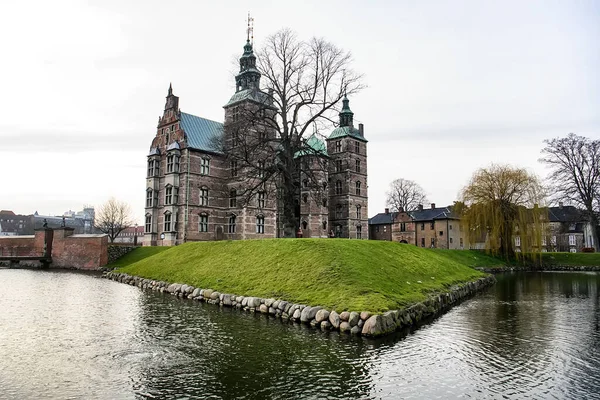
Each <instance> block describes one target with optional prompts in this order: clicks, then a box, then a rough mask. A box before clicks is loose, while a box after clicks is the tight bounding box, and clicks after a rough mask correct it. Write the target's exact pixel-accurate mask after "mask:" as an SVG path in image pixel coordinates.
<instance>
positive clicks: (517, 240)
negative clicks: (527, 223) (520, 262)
mask: <svg viewBox="0 0 600 400" xmlns="http://www.w3.org/2000/svg"><path fill="white" fill-rule="evenodd" d="M520 246H521V237H520V236H515V247H520Z"/></svg>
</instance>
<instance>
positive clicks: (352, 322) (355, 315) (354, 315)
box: [342, 311, 360, 326]
mask: <svg viewBox="0 0 600 400" xmlns="http://www.w3.org/2000/svg"><path fill="white" fill-rule="evenodd" d="M342 314H343V313H342ZM359 319H360V316H359V315H358V313H357V312H354V311H352V312H351V313H350V316H349V317H348V322H349V323H350V326H355V325H356V324H358V320H359Z"/></svg>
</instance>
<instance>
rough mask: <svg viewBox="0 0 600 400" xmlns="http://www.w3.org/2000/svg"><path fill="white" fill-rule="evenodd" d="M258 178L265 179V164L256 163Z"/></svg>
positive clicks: (261, 162) (262, 162)
mask: <svg viewBox="0 0 600 400" xmlns="http://www.w3.org/2000/svg"><path fill="white" fill-rule="evenodd" d="M258 177H259V178H264V177H265V162H264V161H259V162H258Z"/></svg>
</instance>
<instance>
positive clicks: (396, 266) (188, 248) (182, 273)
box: [119, 239, 483, 312]
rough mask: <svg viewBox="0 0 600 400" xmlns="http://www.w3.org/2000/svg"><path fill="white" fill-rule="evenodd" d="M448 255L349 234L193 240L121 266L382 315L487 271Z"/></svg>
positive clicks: (226, 288) (126, 269)
mask: <svg viewBox="0 0 600 400" xmlns="http://www.w3.org/2000/svg"><path fill="white" fill-rule="evenodd" d="M140 250H143V248H142V249H140ZM135 251H138V250H135ZM448 254H450V253H448ZM448 254H445V253H443V252H437V251H430V250H428V249H421V248H418V247H416V246H410V245H403V244H398V243H392V242H384V241H366V240H348V239H271V240H246V241H222V242H196V243H187V244H184V245H181V246H177V247H172V248H169V249H168V250H166V251H161V252H160V253H158V254H155V255H152V256H150V257H147V258H144V259H142V260H139V261H137V262H132V263H131V264H129V265H127V264H126V263H121V265H123V267H122V268H120V270H119V271H120V272H125V273H128V274H132V275H138V276H142V277H145V278H150V279H156V280H164V281H168V282H179V283H186V284H189V285H193V286H196V287H200V288H210V289H214V290H218V291H220V292H222V293H231V294H237V295H244V296H259V297H273V298H279V299H284V300H287V301H291V302H295V303H301V304H310V305H321V306H325V307H329V308H333V309H336V310H338V311H343V310H356V311H363V310H366V311H373V312H379V311H384V310H389V309H396V308H399V307H401V306H403V305H407V304H410V303H413V302H417V301H421V300H424V299H425V298H426V295H427V293H429V292H433V291H442V290H445V289H447V288H448V287H449V286H450V285H452V284H455V283H459V282H466V281H470V280H473V279H476V278H479V277H481V276H483V274H482V273H480V272H478V271H475V270H473V269H471V268H469V267H468V266H466V265H465V264H464V263H463V262H462V261H461V260H458V259H456V257H454V258H453V257H451V256H448ZM134 256H135V253H133V254H132V255H131V257H134Z"/></svg>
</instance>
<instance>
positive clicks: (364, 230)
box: [144, 40, 368, 246]
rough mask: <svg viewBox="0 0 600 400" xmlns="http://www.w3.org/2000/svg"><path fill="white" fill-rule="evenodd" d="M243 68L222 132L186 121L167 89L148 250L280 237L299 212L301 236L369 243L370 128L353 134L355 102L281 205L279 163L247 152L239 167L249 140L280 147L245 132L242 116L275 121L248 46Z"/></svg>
mask: <svg viewBox="0 0 600 400" xmlns="http://www.w3.org/2000/svg"><path fill="white" fill-rule="evenodd" d="M239 63H240V72H239V74H238V75H237V76H236V77H235V81H236V92H235V93H234V94H233V96H232V97H231V99H230V100H229V102H227V104H225V106H224V107H223V108H224V110H225V119H224V122H223V123H220V122H216V121H211V120H208V119H205V118H201V117H198V116H196V115H192V114H188V113H185V112H182V111H181V110H180V109H179V98H178V97H177V96H175V95H174V94H173V89H172V86H171V85H169V90H168V94H167V97H166V103H165V108H164V112H163V115H162V117H160V118H159V121H158V127H157V131H156V136H155V137H154V139H153V140H152V144H151V146H150V152H149V154H148V164H147V165H148V169H147V178H146V207H145V226H144V245H153V246H155V245H159V246H170V245H176V244H181V243H184V242H187V241H209V240H231V239H260V238H276V237H282V236H283V227H282V222H281V215H282V210H283V208H284V207H292V208H293V213H294V218H295V220H296V235H297V236H301V237H322V238H325V237H333V236H335V237H341V238H352V239H368V215H367V212H368V196H367V140H366V139H365V136H364V127H363V124H359V125H358V128H355V127H354V121H353V118H354V113H353V112H352V111H351V110H350V106H349V100H348V99H347V98H346V97H345V98H344V99H343V102H342V103H343V106H342V109H341V110H340V112H339V126H338V127H337V128H335V129H334V130H333V131H332V132H331V133H330V134H329V136H328V137H327V138H326V139H325V142H326V143H325V142H324V141H323V140H321V139H320V138H319V137H318V136H317V135H316V134H313V135H312V136H310V137H309V138H307V139H302V140H303V141H304V144H305V147H307V148H308V149H310V151H299V152H297V153H296V154H294V155H293V156H294V158H299V159H300V162H299V165H301V166H302V167H301V169H300V171H299V172H298V173H297V175H296V176H295V177H294V180H297V181H298V183H297V187H298V190H297V191H296V193H294V199H293V200H291V201H290V199H289V198H287V199H282V198H281V197H279V196H278V184H279V182H280V181H279V180H278V179H279V178H277V177H273V178H272V179H270V178H269V177H268V167H267V165H266V163H268V162H269V161H272V159H274V158H277V157H274V155H273V154H270V155H269V154H265V153H261V152H260V151H258V152H250V153H254V154H253V156H254V161H255V162H253V163H251V164H249V163H244V164H242V163H238V161H237V160H238V159H237V158H236V156H237V155H239V154H241V153H242V149H243V148H244V147H243V144H245V143H250V142H251V141H252V140H254V141H258V140H261V141H267V142H271V143H277V141H278V140H279V138H278V137H277V134H276V132H275V131H274V130H273V129H251V130H243V129H239V126H240V124H242V123H243V122H242V119H243V117H242V116H243V114H244V113H245V112H246V113H253V114H257V115H258V114H259V113H260V116H261V117H262V118H271V119H273V120H274V119H275V118H277V109H276V108H275V107H274V106H273V101H272V99H271V98H270V95H269V94H267V93H265V92H263V91H261V89H260V79H261V73H260V72H259V71H258V69H257V68H256V57H255V55H254V51H253V45H252V43H251V42H250V40H247V41H246V44H245V46H244V53H243V55H242V57H241V58H240V61H239ZM240 132H244V133H243V134H240ZM240 143H242V144H240ZM272 147H276V146H272ZM246 153H248V151H247V149H246ZM309 171H310V178H311V180H310V183H309V181H308V179H307V175H308V174H309ZM316 181H318V185H315V184H313V183H314V182H316ZM247 193H251V195H250V196H245V194H247Z"/></svg>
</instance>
